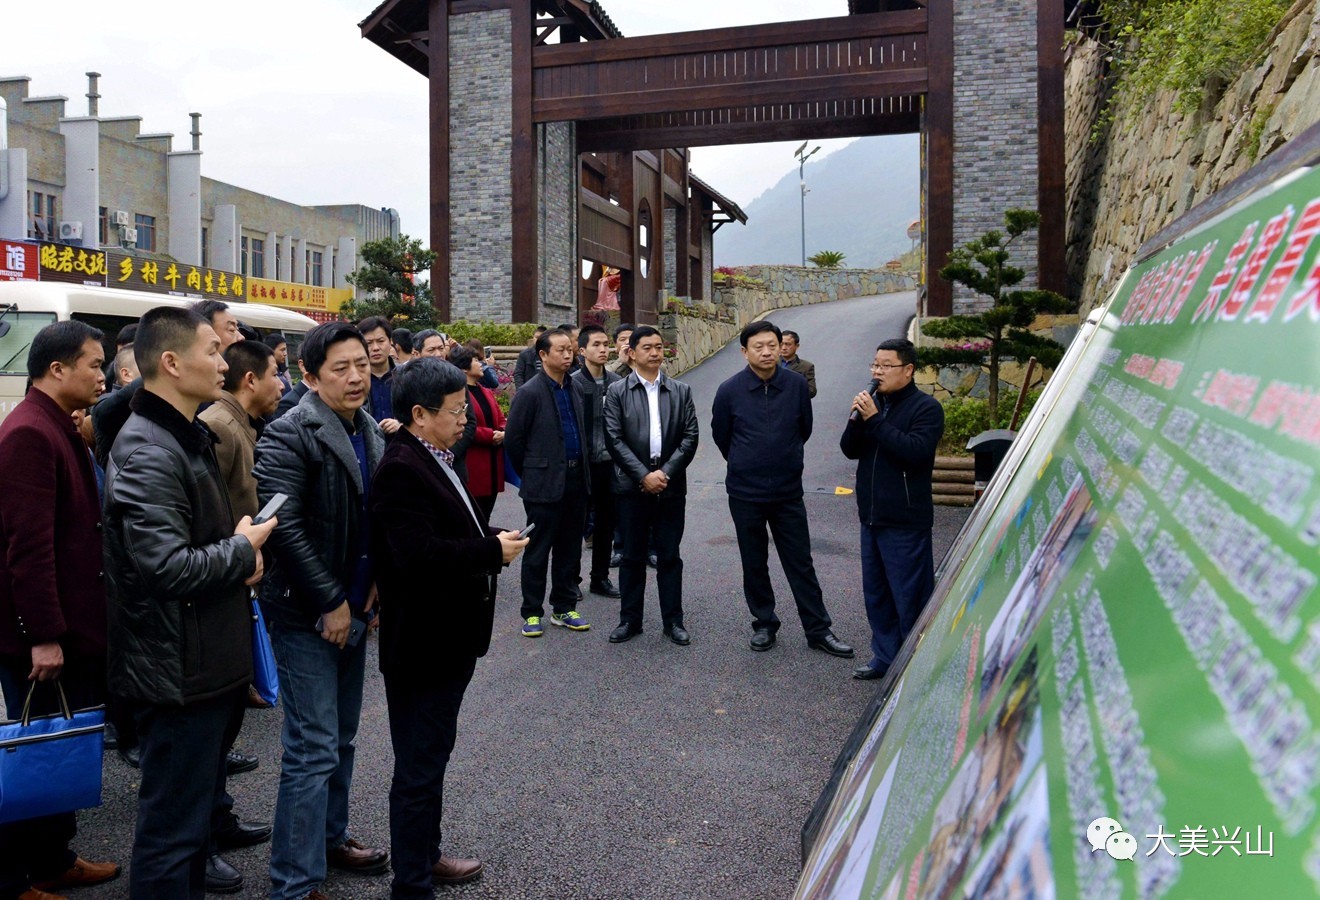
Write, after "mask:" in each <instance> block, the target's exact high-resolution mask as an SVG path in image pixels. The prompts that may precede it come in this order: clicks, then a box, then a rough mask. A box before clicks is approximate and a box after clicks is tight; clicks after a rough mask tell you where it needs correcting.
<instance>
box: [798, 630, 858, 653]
mask: <svg viewBox="0 0 1320 900" xmlns="http://www.w3.org/2000/svg"><path fill="white" fill-rule="evenodd" d="M807 646H808V647H810V648H811V649H812V650H819V651H821V652H822V653H828V654H829V655H830V656H841V657H843V658H844V659H852V658H853V656H854V655H855V654H854V653H853V648H852V647H849V646H848V645H847V644H845V643H844V642H843V641H841V640H839V639H838V638H836V637H835V636H834V632H832V631H827V632H825V636H824V637H818V638H816V639H814V640H810V641H807Z"/></svg>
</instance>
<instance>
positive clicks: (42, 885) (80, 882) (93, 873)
mask: <svg viewBox="0 0 1320 900" xmlns="http://www.w3.org/2000/svg"><path fill="white" fill-rule="evenodd" d="M118 877H119V866H118V865H117V864H115V863H112V862H99V863H94V862H88V861H87V860H85V859H83V858H82V857H81V856H78V857H75V858H74V860H73V865H71V866H69V868H68V869H67V870H66V871H64V872H62V873H61V874H60V875H58V876H56V877H55V878H52V879H50V880H49V881H34V882H32V887H34V888H36V889H37V890H38V891H47V892H49V891H58V890H60V889H61V888H67V887H87V886H88V885H89V884H100V883H101V882H103V881H109V880H111V879H112V878H118Z"/></svg>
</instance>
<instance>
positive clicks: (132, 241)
mask: <svg viewBox="0 0 1320 900" xmlns="http://www.w3.org/2000/svg"><path fill="white" fill-rule="evenodd" d="M120 243H122V244H123V245H124V246H125V247H135V246H137V229H136V228H125V229H124V237H123V240H122V241H120Z"/></svg>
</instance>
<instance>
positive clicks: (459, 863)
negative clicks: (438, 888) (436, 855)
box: [431, 856, 484, 884]
mask: <svg viewBox="0 0 1320 900" xmlns="http://www.w3.org/2000/svg"><path fill="white" fill-rule="evenodd" d="M483 868H484V867H483V866H482V865H481V860H479V859H463V858H462V857H459V856H441V857H440V860H439V861H438V862H437V863H436V864H435V865H433V866H431V881H432V883H434V884H467V883H468V882H469V881H471V880H472V879H474V878H477V877H478V876H480V875H481V870H482V869H483Z"/></svg>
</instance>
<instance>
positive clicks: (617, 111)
mask: <svg viewBox="0 0 1320 900" xmlns="http://www.w3.org/2000/svg"><path fill="white" fill-rule="evenodd" d="M927 85H928V76H927V69H926V68H925V67H914V68H911V69H890V70H881V71H875V72H864V73H863V72H852V73H847V74H842V75H812V76H807V77H797V78H792V77H787V78H775V79H768V78H767V79H763V80H760V81H754V82H737V83H730V84H707V85H699V86H695V87H670V88H658V89H656V90H647V91H637V90H627V91H619V92H617V93H612V94H611V93H596V94H590V95H583V96H578V97H555V98H548V99H542V100H537V101H536V105H535V114H534V117H535V121H537V122H564V121H583V120H587V119H608V118H615V117H618V116H630V115H632V116H636V115H645V114H648V113H677V112H686V111H688V110H694V109H721V108H729V107H746V106H757V105H767V106H769V105H774V104H777V103H784V104H787V103H808V102H813V101H836V100H852V99H864V98H872V97H892V96H907V95H909V94H922V93H925V92H926V90H927Z"/></svg>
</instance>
